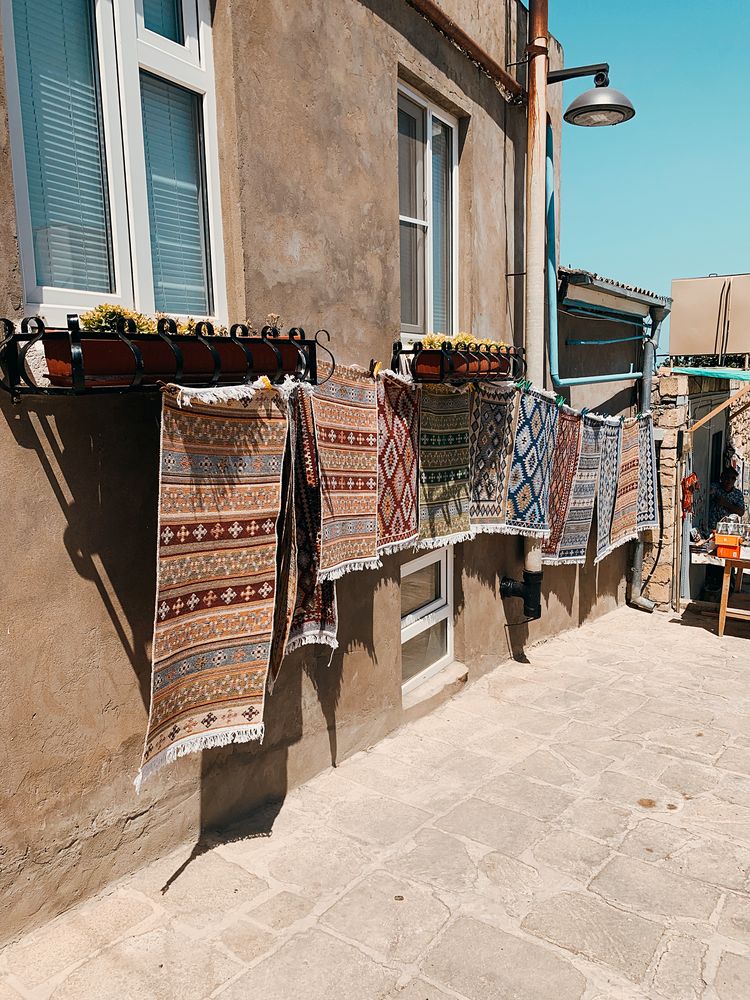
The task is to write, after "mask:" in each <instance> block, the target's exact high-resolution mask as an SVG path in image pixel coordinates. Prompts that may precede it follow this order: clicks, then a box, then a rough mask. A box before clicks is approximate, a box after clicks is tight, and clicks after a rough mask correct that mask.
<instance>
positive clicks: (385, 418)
mask: <svg viewBox="0 0 750 1000" xmlns="http://www.w3.org/2000/svg"><path fill="white" fill-rule="evenodd" d="M377 395H378V523H377V548H378V553H382V554H386V553H390V552H397V551H398V550H399V549H402V548H404V547H405V546H407V545H414V544H415V543H416V542H417V540H418V539H419V409H420V397H421V389H420V387H419V386H417V385H414V384H413V383H411V382H407V381H405V380H404V379H403V378H400V377H398V376H396V375H395V374H393V373H392V372H387V371H386V372H380V373H379V375H378V377H377Z"/></svg>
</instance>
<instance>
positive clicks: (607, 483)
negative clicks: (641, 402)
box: [594, 418, 622, 563]
mask: <svg viewBox="0 0 750 1000" xmlns="http://www.w3.org/2000/svg"><path fill="white" fill-rule="evenodd" d="M621 441H622V422H621V421H620V420H616V419H612V418H607V419H605V420H604V421H603V424H602V432H601V444H602V453H601V463H600V466H599V488H598V490H597V496H596V558H595V560H594V562H595V563H598V562H600V561H601V560H602V559H604V557H605V556H606V555H608V554H609V553H610V552H611V551H612V536H611V529H612V515H613V513H614V507H615V497H616V495H617V474H618V470H619V468H620V444H621Z"/></svg>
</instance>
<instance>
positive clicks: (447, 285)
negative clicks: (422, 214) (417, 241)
mask: <svg viewBox="0 0 750 1000" xmlns="http://www.w3.org/2000/svg"><path fill="white" fill-rule="evenodd" d="M452 141H453V132H452V130H451V129H450V128H449V127H448V126H447V125H445V124H444V123H443V122H440V121H438V120H437V119H436V118H433V120H432V327H433V332H434V333H445V334H451V333H453V321H452V313H453V308H452V307H453V303H452V301H451V292H452V289H451V280H452V269H453V267H452V265H453V261H452V252H451V248H452V242H453V234H452V219H451V200H452V199H451V166H452V162H453V150H452V145H451V144H452Z"/></svg>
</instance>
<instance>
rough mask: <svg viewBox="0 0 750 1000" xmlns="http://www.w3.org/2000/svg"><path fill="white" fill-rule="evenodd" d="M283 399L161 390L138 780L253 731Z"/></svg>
mask: <svg viewBox="0 0 750 1000" xmlns="http://www.w3.org/2000/svg"><path fill="white" fill-rule="evenodd" d="M286 437H287V404H286V400H285V399H284V398H283V396H282V395H281V393H279V392H278V391H277V390H273V389H266V388H257V387H254V386H247V387H242V388H241V389H240V388H236V387H231V388H229V389H227V390H222V389H214V390H182V389H180V388H179V387H178V386H167V387H166V389H165V391H164V392H163V394H162V424H161V457H160V463H161V464H160V468H161V476H160V483H159V534H158V555H157V593H156V615H155V625H154V641H153V654H152V656H153V672H152V686H151V710H150V714H149V723H148V733H147V736H146V745H145V749H144V753H143V762H142V764H141V770H140V772H139V774H138V776H137V778H136V782H135V783H136V788H138V789H140V785H141V782H142V781H143V780H144V778H147V777H149V776H150V775H151V774H152V773H153V772H155V771H156V770H158V768H159V767H161V766H162V765H163V764H165V763H168V762H170V761H172V760H174V759H175V758H177V757H180V756H182V755H183V754H187V753H191V752H194V751H196V750H203V749H206V748H208V747H218V746H224V745H226V744H228V743H241V742H246V741H248V740H256V739H262V738H263V732H264V729H263V705H264V697H265V690H266V676H267V673H268V667H269V657H270V646H271V639H272V634H273V626H274V598H275V595H276V554H277V544H276V528H277V519H278V517H279V513H280V510H281V488H282V467H283V460H284V451H285V443H286Z"/></svg>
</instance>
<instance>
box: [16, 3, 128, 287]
mask: <svg viewBox="0 0 750 1000" xmlns="http://www.w3.org/2000/svg"><path fill="white" fill-rule="evenodd" d="M12 10H13V29H14V31H13V37H14V42H15V49H16V64H17V71H18V89H19V95H20V103H21V122H22V127H23V144H24V154H25V162H26V180H27V184H28V192H29V203H30V215H31V229H32V234H31V238H32V243H33V254H34V263H35V267H36V283H37V285H40V286H55V287H60V288H72V289H80V290H81V291H90V292H105V293H108V292H112V291H114V269H113V264H112V244H111V230H110V219H109V202H108V194H107V170H106V159H105V152H104V130H103V127H102V116H101V101H100V92H99V69H98V62H97V55H96V35H95V27H94V11H93V0H13V6H12Z"/></svg>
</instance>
